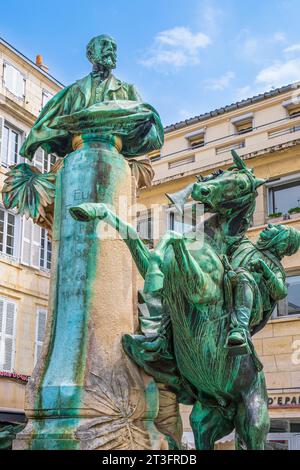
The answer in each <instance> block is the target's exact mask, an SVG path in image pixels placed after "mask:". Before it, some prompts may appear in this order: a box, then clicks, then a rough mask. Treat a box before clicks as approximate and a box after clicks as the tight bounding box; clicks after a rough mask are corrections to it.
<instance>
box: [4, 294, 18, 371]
mask: <svg viewBox="0 0 300 470" xmlns="http://www.w3.org/2000/svg"><path fill="white" fill-rule="evenodd" d="M16 311H17V307H16V304H15V303H14V302H11V301H9V300H7V299H4V298H0V370H2V371H6V372H12V371H13V366H14V355H15V334H16Z"/></svg>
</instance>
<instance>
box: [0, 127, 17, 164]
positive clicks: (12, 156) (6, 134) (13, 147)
mask: <svg viewBox="0 0 300 470" xmlns="http://www.w3.org/2000/svg"><path fill="white" fill-rule="evenodd" d="M2 140H3V141H2V159H1V164H2V166H4V167H9V166H10V165H15V164H16V163H18V155H19V147H20V141H21V136H20V133H19V132H18V131H16V130H14V129H13V128H11V127H9V126H8V125H7V124H4V127H3V136H2Z"/></svg>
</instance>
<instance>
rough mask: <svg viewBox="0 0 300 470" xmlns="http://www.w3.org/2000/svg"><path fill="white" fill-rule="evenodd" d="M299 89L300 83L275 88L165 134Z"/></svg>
mask: <svg viewBox="0 0 300 470" xmlns="http://www.w3.org/2000/svg"><path fill="white" fill-rule="evenodd" d="M298 88H300V81H299V82H295V83H291V84H290V85H284V86H282V87H280V88H275V89H274V90H270V91H266V92H265V93H261V94H259V95H255V96H253V97H252V98H246V99H244V100H241V101H237V102H235V103H232V104H229V105H226V106H222V107H220V108H217V109H215V110H212V111H208V112H207V113H203V114H199V116H194V117H191V118H189V119H186V120H184V121H179V122H176V123H174V124H169V125H168V126H165V128H164V131H165V134H169V133H170V132H173V131H177V130H179V129H184V128H185V127H188V126H192V125H193V124H197V123H198V122H202V121H206V120H207V119H211V118H214V117H216V116H220V115H222V114H226V113H229V112H230V111H235V110H236V109H240V108H245V107H246V106H250V105H251V104H255V103H259V102H261V101H264V100H267V99H269V98H273V97H274V96H277V95H280V94H282V93H286V92H288V91H292V90H296V89H298Z"/></svg>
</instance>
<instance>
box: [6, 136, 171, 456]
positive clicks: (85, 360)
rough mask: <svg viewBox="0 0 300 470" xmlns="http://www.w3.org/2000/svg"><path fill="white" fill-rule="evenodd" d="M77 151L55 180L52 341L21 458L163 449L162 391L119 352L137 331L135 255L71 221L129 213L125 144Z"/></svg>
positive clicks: (29, 405) (18, 445)
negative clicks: (88, 207) (77, 214)
mask: <svg viewBox="0 0 300 470" xmlns="http://www.w3.org/2000/svg"><path fill="white" fill-rule="evenodd" d="M78 145H79V148H78V149H77V150H75V151H74V152H72V153H71V154H70V155H68V156H67V157H66V158H65V159H64V164H63V167H62V168H61V170H60V171H59V174H58V177H57V186H56V199H55V220H54V230H53V245H54V262H53V264H54V267H53V272H52V279H51V294H50V304H49V318H48V324H47V332H46V338H45V342H44V346H43V352H42V356H41V358H40V360H39V362H38V364H37V367H36V369H35V371H34V374H33V377H32V379H31V381H30V382H29V384H28V387H27V398H26V415H27V417H28V418H29V422H28V425H27V426H26V428H25V429H24V431H23V432H22V433H20V434H18V436H17V438H16V440H15V442H14V449H152V448H153V449H158V448H160V447H161V446H162V445H164V444H163V439H162V436H161V435H160V434H159V433H157V431H156V428H155V427H154V425H153V419H154V418H155V416H156V413H157V410H158V395H157V390H156V386H155V383H154V381H153V380H152V379H150V378H149V377H146V376H142V375H141V373H140V371H139V370H138V369H137V367H136V366H135V365H133V364H132V363H131V362H130V361H129V360H128V359H127V357H126V356H125V354H124V352H123V350H122V346H121V337H122V334H123V333H125V332H132V331H133V326H134V318H133V293H132V269H133V266H132V259H131V255H130V253H129V251H128V250H127V248H126V246H125V244H124V242H123V241H121V240H120V239H118V236H117V235H116V233H115V232H113V233H112V232H111V230H110V232H111V233H112V234H113V238H111V239H103V237H101V236H99V234H100V233H101V232H102V231H103V230H105V224H104V223H100V225H99V222H98V221H95V222H90V223H84V222H78V221H75V220H74V219H73V218H72V217H71V215H70V214H69V208H70V207H71V206H74V205H79V204H81V203H83V202H104V203H106V204H108V205H109V206H112V207H114V208H115V209H116V208H117V207H118V205H119V199H120V198H123V201H124V199H126V200H127V201H128V204H129V205H130V203H131V198H132V188H131V181H132V180H131V174H130V169H129V165H128V163H127V162H126V160H125V159H124V157H123V156H122V155H121V154H120V153H119V152H120V141H119V139H116V138H103V137H102V136H98V137H95V135H94V136H82V140H80V141H79V144H78ZM124 215H125V214H122V217H123V218H124Z"/></svg>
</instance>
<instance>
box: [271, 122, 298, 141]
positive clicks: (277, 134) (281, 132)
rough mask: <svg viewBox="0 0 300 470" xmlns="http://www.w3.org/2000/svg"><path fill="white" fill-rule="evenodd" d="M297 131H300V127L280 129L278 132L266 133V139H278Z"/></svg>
mask: <svg viewBox="0 0 300 470" xmlns="http://www.w3.org/2000/svg"><path fill="white" fill-rule="evenodd" d="M298 131H300V125H299V126H293V127H286V128H285V129H280V130H278V131H272V132H268V139H274V138H275V137H280V136H282V135H286V134H293V133H294V132H298Z"/></svg>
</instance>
